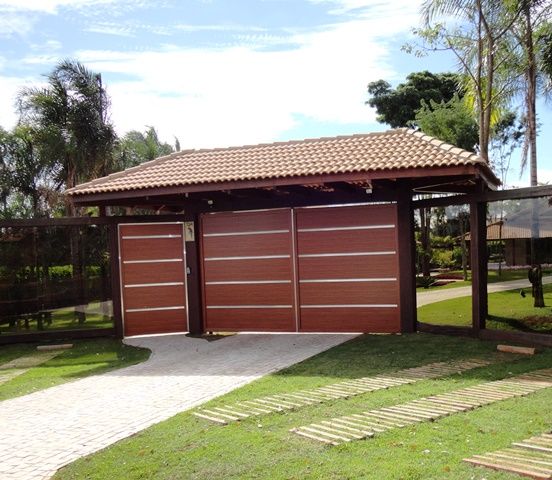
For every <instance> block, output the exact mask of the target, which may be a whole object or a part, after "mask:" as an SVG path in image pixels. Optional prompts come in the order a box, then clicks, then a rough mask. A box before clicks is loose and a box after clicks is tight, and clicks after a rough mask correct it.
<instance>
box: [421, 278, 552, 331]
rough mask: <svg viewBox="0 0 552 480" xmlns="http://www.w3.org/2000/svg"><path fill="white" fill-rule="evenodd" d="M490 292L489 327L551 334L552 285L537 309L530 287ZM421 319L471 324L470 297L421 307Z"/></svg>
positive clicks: (439, 322)
mask: <svg viewBox="0 0 552 480" xmlns="http://www.w3.org/2000/svg"><path fill="white" fill-rule="evenodd" d="M524 291H525V292H526V295H527V296H526V297H525V298H523V297H522V296H521V295H520V293H519V290H507V291H505V292H496V293H490V294H489V296H488V299H489V317H488V318H487V328H494V329H500V330H523V331H529V332H539V333H552V284H549V285H544V302H545V305H547V306H546V307H544V308H534V307H533V298H532V297H531V290H530V289H529V288H527V289H525V290H524ZM418 321H419V322H424V323H432V324H436V325H454V326H461V327H469V326H470V325H471V297H459V298H453V299H450V300H443V301H442V302H436V303H431V304H429V305H424V306H423V307H420V308H418Z"/></svg>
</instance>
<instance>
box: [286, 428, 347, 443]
mask: <svg viewBox="0 0 552 480" xmlns="http://www.w3.org/2000/svg"><path fill="white" fill-rule="evenodd" d="M290 432H293V433H296V434H297V435H301V436H303V437H306V438H310V439H311V440H316V441H318V442H322V443H327V444H329V445H339V443H338V442H335V441H333V440H330V439H328V438H324V437H320V436H318V435H314V434H312V433H310V432H308V431H307V432H306V431H304V430H299V429H298V428H293V429H291V430H290Z"/></svg>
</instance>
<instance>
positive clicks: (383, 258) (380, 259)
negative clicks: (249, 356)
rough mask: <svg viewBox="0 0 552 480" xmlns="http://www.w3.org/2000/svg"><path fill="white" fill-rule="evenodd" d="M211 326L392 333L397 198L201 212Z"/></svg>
mask: <svg viewBox="0 0 552 480" xmlns="http://www.w3.org/2000/svg"><path fill="white" fill-rule="evenodd" d="M201 224H202V225H201V232H202V235H201V240H202V266H203V298H204V322H205V326H204V328H205V330H208V331H224V330H229V331H287V332H293V331H305V332H317V331H319V332H399V331H400V302H399V271H398V254H397V243H398V242H397V228H396V224H397V217H396V205H395V204H385V205H361V206H346V207H321V208H299V209H275V210H265V211H262V210H259V211H250V212H221V213H209V214H205V215H203V216H202V221H201Z"/></svg>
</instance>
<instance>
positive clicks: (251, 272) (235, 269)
mask: <svg viewBox="0 0 552 480" xmlns="http://www.w3.org/2000/svg"><path fill="white" fill-rule="evenodd" d="M203 269H204V276H205V281H207V282H209V281H224V280H290V279H291V272H292V267H291V262H290V259H289V258H273V259H266V260H242V261H239V262H238V261H234V262H232V263H231V264H230V263H229V262H204V264H203Z"/></svg>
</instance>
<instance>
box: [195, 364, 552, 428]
mask: <svg viewBox="0 0 552 480" xmlns="http://www.w3.org/2000/svg"><path fill="white" fill-rule="evenodd" d="M502 360H503V358H498V356H497V357H495V359H493V360H492V361H491V360H486V359H468V360H459V361H458V362H436V363H432V364H428V365H422V366H419V367H413V368H408V369H404V370H399V371H396V372H391V373H389V374H385V375H375V376H373V377H362V378H357V379H352V380H346V381H342V382H338V383H334V384H331V385H325V386H322V387H318V388H315V389H313V390H300V391H297V392H289V393H287V392H284V393H281V394H276V395H271V396H268V397H263V398H257V399H252V400H249V401H244V402H238V403H236V405H234V406H232V405H226V406H224V407H223V408H224V409H226V413H227V414H228V415H230V416H232V417H236V418H237V419H238V420H239V419H245V418H247V417H248V416H251V415H256V416H258V415H263V414H270V413H273V412H281V411H283V410H292V409H296V408H301V407H304V406H307V405H312V404H313V403H321V402H327V401H331V400H339V399H343V398H348V397H352V396H356V395H362V394H364V393H368V392H373V391H377V390H383V389H388V388H392V387H396V386H401V385H406V384H412V383H415V382H417V381H420V380H424V379H431V378H436V377H441V376H447V375H452V374H457V373H461V372H463V371H466V370H470V369H473V368H478V367H481V366H487V365H490V364H492V363H494V362H497V361H502ZM547 378H548V377H547ZM550 379H551V381H552V371H550ZM533 380H534V379H533ZM220 408H221V407H219V409H220ZM434 410H436V411H438V410H437V409H434ZM199 411H201V409H199ZM221 413H224V412H221ZM207 417H209V415H207ZM202 418H203V417H202ZM226 420H227V421H231V419H230V418H227V419H226Z"/></svg>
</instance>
